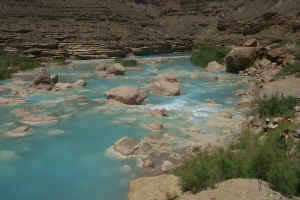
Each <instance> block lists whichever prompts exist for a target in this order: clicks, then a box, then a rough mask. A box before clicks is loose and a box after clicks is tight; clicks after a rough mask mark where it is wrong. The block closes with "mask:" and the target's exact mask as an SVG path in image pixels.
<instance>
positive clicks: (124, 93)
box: [105, 86, 147, 105]
mask: <svg viewBox="0 0 300 200" xmlns="http://www.w3.org/2000/svg"><path fill="white" fill-rule="evenodd" d="M105 95H106V96H107V98H108V99H113V100H115V101H118V102H121V103H124V104H127V105H139V104H141V103H142V102H143V101H144V100H145V99H146V98H147V94H146V93H145V92H144V91H143V90H140V89H137V88H136V87H133V86H120V87H116V88H113V89H110V90H109V91H107V92H106V93H105Z"/></svg>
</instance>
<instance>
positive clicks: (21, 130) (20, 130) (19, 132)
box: [8, 126, 30, 137]
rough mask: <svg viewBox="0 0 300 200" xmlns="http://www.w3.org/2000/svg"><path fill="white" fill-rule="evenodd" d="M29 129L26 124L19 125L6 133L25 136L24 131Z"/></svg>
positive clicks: (13, 135)
mask: <svg viewBox="0 0 300 200" xmlns="http://www.w3.org/2000/svg"><path fill="white" fill-rule="evenodd" d="M29 129H30V128H29V127H28V126H20V127H17V128H15V129H14V130H11V131H9V132H8V135H9V136H12V137H23V136H25V134H26V132H28V131H29Z"/></svg>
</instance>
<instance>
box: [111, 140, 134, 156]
mask: <svg viewBox="0 0 300 200" xmlns="http://www.w3.org/2000/svg"><path fill="white" fill-rule="evenodd" d="M138 144H139V141H138V140H135V139H133V138H130V137H123V138H121V139H120V140H118V141H117V142H116V143H115V144H114V146H113V149H114V150H115V151H116V152H118V153H120V154H121V155H123V156H130V155H133V154H134V152H135V151H136V149H137V145H138Z"/></svg>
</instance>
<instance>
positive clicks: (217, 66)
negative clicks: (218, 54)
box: [206, 61, 226, 72]
mask: <svg viewBox="0 0 300 200" xmlns="http://www.w3.org/2000/svg"><path fill="white" fill-rule="evenodd" d="M206 70H207V71H210V72H214V71H225V70H226V67H225V66H224V65H221V64H219V63H218V62H216V61H212V62H209V63H208V65H207V67H206Z"/></svg>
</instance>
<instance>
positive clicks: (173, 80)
mask: <svg viewBox="0 0 300 200" xmlns="http://www.w3.org/2000/svg"><path fill="white" fill-rule="evenodd" d="M160 80H162V81H168V82H171V83H179V82H180V79H179V78H177V77H176V76H175V75H165V74H160V75H157V76H156V77H154V78H153V79H152V81H153V82H154V81H160Z"/></svg>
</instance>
